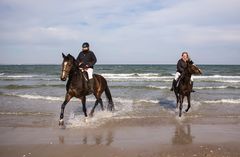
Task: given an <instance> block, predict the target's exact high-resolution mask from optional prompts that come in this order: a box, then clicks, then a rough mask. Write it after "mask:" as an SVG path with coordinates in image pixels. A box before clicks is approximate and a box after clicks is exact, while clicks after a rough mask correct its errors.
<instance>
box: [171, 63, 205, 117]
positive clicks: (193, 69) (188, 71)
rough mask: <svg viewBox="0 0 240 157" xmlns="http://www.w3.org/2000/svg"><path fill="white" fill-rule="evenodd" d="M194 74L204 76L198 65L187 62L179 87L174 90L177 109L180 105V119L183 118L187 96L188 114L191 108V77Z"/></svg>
mask: <svg viewBox="0 0 240 157" xmlns="http://www.w3.org/2000/svg"><path fill="white" fill-rule="evenodd" d="M193 74H194V75H200V74H202V71H201V70H200V69H199V68H198V67H197V66H196V65H194V64H193V62H191V61H187V66H186V68H185V69H184V72H183V73H182V74H181V76H180V78H179V79H180V80H179V83H178V86H177V87H176V88H174V93H175V95H176V98H177V104H176V108H178V103H180V105H179V117H181V116H182V107H183V106H182V104H183V99H184V97H185V96H187V101H188V107H187V109H186V110H185V111H186V112H188V110H189V109H190V107H191V102H190V99H191V92H192V84H191V76H192V75H193Z"/></svg>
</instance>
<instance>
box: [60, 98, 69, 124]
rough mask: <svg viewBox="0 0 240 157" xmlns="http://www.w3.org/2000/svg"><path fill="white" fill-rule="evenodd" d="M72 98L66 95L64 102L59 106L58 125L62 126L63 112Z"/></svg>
mask: <svg viewBox="0 0 240 157" xmlns="http://www.w3.org/2000/svg"><path fill="white" fill-rule="evenodd" d="M71 98H72V96H71V95H69V94H66V96H65V100H64V102H63V104H62V106H61V113H60V120H59V125H64V121H63V118H64V110H65V107H66V105H67V103H68V102H69V101H70V99H71Z"/></svg>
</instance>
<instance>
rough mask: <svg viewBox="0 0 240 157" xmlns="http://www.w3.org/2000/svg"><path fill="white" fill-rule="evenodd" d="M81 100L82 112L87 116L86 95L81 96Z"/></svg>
mask: <svg viewBox="0 0 240 157" xmlns="http://www.w3.org/2000/svg"><path fill="white" fill-rule="evenodd" d="M81 101H82V110H83V113H84V115H85V117H87V108H86V96H83V97H82V98H81Z"/></svg>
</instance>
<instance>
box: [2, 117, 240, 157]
mask: <svg viewBox="0 0 240 157" xmlns="http://www.w3.org/2000/svg"><path fill="white" fill-rule="evenodd" d="M13 118H14V117H13ZM36 123H37V122H36V120H35V121H34V123H33V125H32V126H29V125H28V126H23V125H22V126H20V125H15V126H13V124H11V125H12V126H11V125H4V124H1V127H0V156H1V157H31V156H32V157H43V156H51V157H54V156H57V157H66V156H73V157H75V156H76V157H77V156H78V157H79V156H81V157H96V156H98V157H122V156H124V157H151V156H152V157H174V156H176V157H179V156H180V157H181V156H184V157H185V156H186V157H194V156H200V157H202V156H206V157H239V156H240V149H239V148H240V147H239V145H240V123H239V118H238V117H233V118H228V119H221V118H207V119H206V118H196V119H188V118H186V119H184V120H177V119H174V118H164V117H158V118H143V119H134V118H133V119H128V120H114V121H110V122H108V123H106V124H104V125H102V126H99V127H96V128H68V127H66V128H59V127H58V126H57V125H56V126H41V125H35V124H36ZM56 123H57V122H56Z"/></svg>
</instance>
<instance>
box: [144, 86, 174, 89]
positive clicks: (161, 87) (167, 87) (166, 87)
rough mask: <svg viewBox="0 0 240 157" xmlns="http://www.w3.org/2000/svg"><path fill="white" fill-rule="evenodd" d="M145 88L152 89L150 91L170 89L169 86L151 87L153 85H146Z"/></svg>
mask: <svg viewBox="0 0 240 157" xmlns="http://www.w3.org/2000/svg"><path fill="white" fill-rule="evenodd" d="M146 87H147V88H152V89H170V88H171V87H170V86H153V85H148V86H146Z"/></svg>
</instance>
